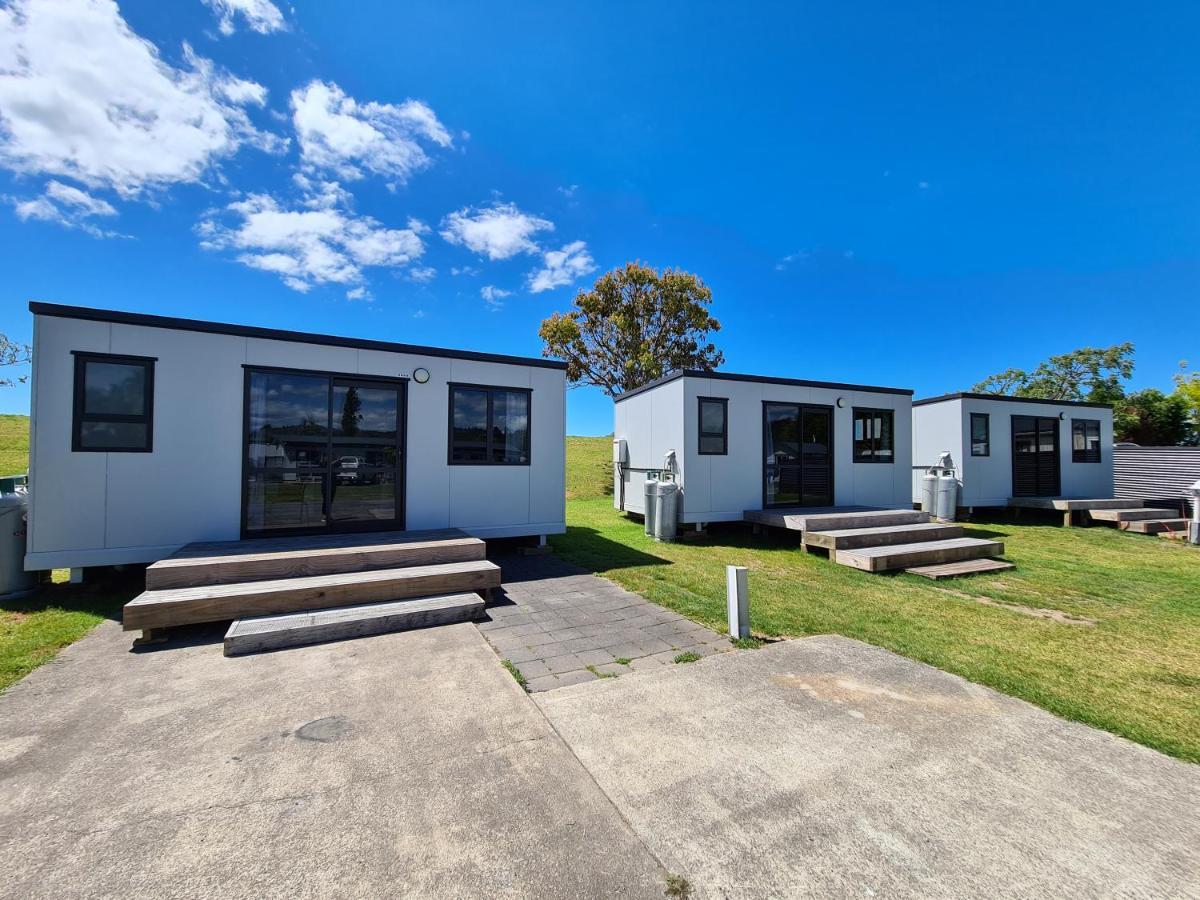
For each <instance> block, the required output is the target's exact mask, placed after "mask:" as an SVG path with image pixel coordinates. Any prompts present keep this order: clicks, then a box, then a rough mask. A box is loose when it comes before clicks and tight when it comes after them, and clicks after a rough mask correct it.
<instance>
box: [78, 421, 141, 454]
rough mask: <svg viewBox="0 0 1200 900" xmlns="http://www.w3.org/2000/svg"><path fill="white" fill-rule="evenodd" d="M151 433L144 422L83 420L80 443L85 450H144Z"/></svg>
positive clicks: (80, 429)
mask: <svg viewBox="0 0 1200 900" xmlns="http://www.w3.org/2000/svg"><path fill="white" fill-rule="evenodd" d="M148 437H149V433H148V431H147V429H146V425H145V423H142V422H81V423H80V428H79V444H80V446H81V447H83V449H85V450H101V449H108V448H113V449H118V450H143V449H145V448H146V446H147V444H148Z"/></svg>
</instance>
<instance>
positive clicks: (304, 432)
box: [243, 370, 404, 536]
mask: <svg viewBox="0 0 1200 900" xmlns="http://www.w3.org/2000/svg"><path fill="white" fill-rule="evenodd" d="M245 403H246V414H245V415H246V426H245V427H246V480H245V495H244V501H243V507H244V528H243V531H244V532H246V533H247V534H256V535H259V536H262V535H264V534H287V533H303V532H312V531H377V530H388V529H395V528H403V527H404V525H403V520H404V504H403V487H404V478H403V423H404V385H403V383H400V382H392V381H377V380H372V379H365V378H353V377H346V378H340V377H335V376H329V375H318V374H312V373H304V372H281V371H274V370H272V371H266V370H250V371H248V372H247V376H246V400H245Z"/></svg>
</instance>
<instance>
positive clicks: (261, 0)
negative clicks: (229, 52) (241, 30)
mask: <svg viewBox="0 0 1200 900" xmlns="http://www.w3.org/2000/svg"><path fill="white" fill-rule="evenodd" d="M204 3H205V5H206V6H208V7H210V8H211V9H212V11H213V12H214V13H216V14H217V27H218V28H220V29H221V34H225V35H229V34H233V32H234V30H235V28H234V24H233V20H234V18H235V17H237V16H241V17H242V18H243V19H245V20H246V27H247V28H249V29H250V30H251V31H257V32H258V33H259V34H267V33H268V32H271V31H280V30H281V29H283V28H286V27H287V24H286V23H285V22H284V21H283V13H281V12H280V11H279V7H278V6H276V5H275V4H274V3H272V2H271V0H204Z"/></svg>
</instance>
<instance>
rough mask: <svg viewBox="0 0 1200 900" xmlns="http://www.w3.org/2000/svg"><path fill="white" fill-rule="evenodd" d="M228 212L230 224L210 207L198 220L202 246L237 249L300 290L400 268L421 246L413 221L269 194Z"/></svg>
mask: <svg viewBox="0 0 1200 900" xmlns="http://www.w3.org/2000/svg"><path fill="white" fill-rule="evenodd" d="M226 212H228V213H229V214H231V216H232V217H233V219H234V222H233V224H232V225H230V224H226V222H224V221H222V220H221V218H219V213H217V212H214V213H210V214H209V215H208V216H207V217H206V218H204V219H203V220H202V221H201V222H200V224H199V225H198V226H197V228H196V230H197V233H198V234H199V235H200V239H201V246H202V247H204V248H205V249H207V250H234V251H240V252H239V254H238V257H237V259H238V262H241V263H242V264H243V265H247V266H250V267H251V268H254V269H261V270H262V271H264V272H273V273H275V274H277V275H279V277H280V278H282V279H283V282H284V284H286V285H287V286H288V287H290V288H292V289H293V290H297V291H301V292H307V291H308V290H310V289H311V288H312V287H313V285H318V284H327V283H333V284H345V285H352V286H358V285H359V284H361V282H362V280H363V269H364V268H367V267H369V266H379V267H382V268H399V267H402V266H405V265H407V264H408V263H410V262H412V261H413V260H415V259H417V258H419V257H420V256H421V254H422V253H424V252H425V246H424V244H423V243H422V242H421V238H420V236H419V235H418V234H417V232H416V231H414V230H413V229H412V228H411V227H410V228H386V227H385V226H383V225H382V224H381V223H380V222H378V221H377V220H375V219H372V218H370V217H369V216H357V215H355V214H354V213H352V212H350V211H348V210H343V209H337V208H334V207H329V208H320V209H311V208H301V209H285V208H283V207H281V206H280V205H279V203H278V202H277V201H276V200H275V199H274V198H273V197H270V196H267V195H265V194H252V195H251V196H249V197H247V198H246V199H244V200H240V201H238V202H236V203H231V204H229V206H228V207H226ZM352 299H353V298H352Z"/></svg>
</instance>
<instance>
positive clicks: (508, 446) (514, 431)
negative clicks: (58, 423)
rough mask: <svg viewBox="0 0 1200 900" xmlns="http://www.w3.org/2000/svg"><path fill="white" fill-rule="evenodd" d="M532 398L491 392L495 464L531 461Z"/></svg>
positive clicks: (516, 392) (511, 392)
mask: <svg viewBox="0 0 1200 900" xmlns="http://www.w3.org/2000/svg"><path fill="white" fill-rule="evenodd" d="M528 446H529V395H528V394H526V393H524V392H519V391H493V392H492V461H493V462H498V463H526V462H529V452H528V449H527V448H528Z"/></svg>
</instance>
